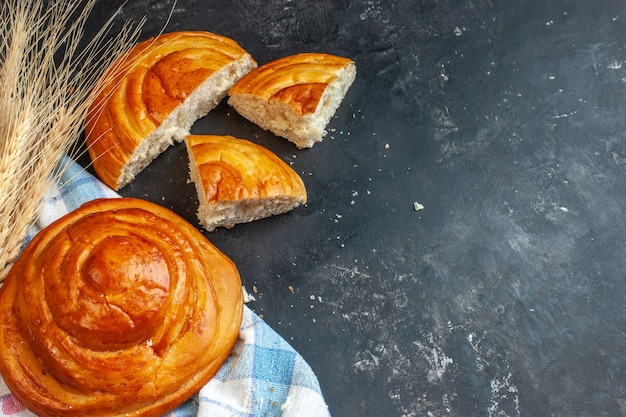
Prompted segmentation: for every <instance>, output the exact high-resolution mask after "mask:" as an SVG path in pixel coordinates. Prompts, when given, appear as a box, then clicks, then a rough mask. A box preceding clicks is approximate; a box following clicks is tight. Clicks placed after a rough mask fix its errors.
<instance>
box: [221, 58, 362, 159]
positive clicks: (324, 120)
mask: <svg viewBox="0 0 626 417" xmlns="http://www.w3.org/2000/svg"><path fill="white" fill-rule="evenodd" d="M355 77H356V66H355V64H354V62H353V61H351V60H350V59H348V58H342V57H338V56H334V55H329V54H322V53H303V54H298V55H293V56H287V57H284V58H281V59H278V60H276V61H272V62H269V63H267V64H265V65H262V66H260V67H258V68H256V69H254V70H252V71H250V72H249V73H248V74H246V75H245V76H243V77H242V78H241V79H240V80H239V81H237V83H235V85H234V86H233V87H232V88H231V89H230V91H229V99H228V103H229V104H230V105H231V106H233V107H234V108H235V110H237V112H238V113H239V114H241V115H242V116H243V117H245V118H247V119H248V120H250V121H252V122H254V123H255V124H257V125H259V126H260V127H262V128H263V129H265V130H269V131H271V132H273V133H274V134H275V135H277V136H281V137H284V138H286V139H288V140H289V141H291V142H293V143H294V144H295V145H296V146H297V147H298V148H300V149H302V148H311V147H312V146H313V145H314V144H315V143H317V142H320V141H321V140H322V138H323V137H324V136H325V135H326V130H325V129H326V126H327V125H328V123H329V122H330V119H331V117H333V115H334V114H335V112H336V110H337V108H338V107H339V105H340V104H341V102H342V101H343V99H344V97H345V95H346V92H347V91H348V88H349V87H350V86H351V85H352V82H353V81H354V79H355Z"/></svg>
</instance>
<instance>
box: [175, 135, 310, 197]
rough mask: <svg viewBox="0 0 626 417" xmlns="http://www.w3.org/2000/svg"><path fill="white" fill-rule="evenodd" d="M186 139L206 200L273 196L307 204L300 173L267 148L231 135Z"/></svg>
mask: <svg viewBox="0 0 626 417" xmlns="http://www.w3.org/2000/svg"><path fill="white" fill-rule="evenodd" d="M185 140H186V142H187V148H188V149H189V151H190V152H191V153H192V158H193V160H194V161H195V164H196V166H197V168H198V172H199V175H200V178H201V180H202V186H203V189H204V194H205V197H206V200H207V202H208V203H211V202H218V201H236V200H245V199H260V198H268V197H275V196H292V197H296V198H297V199H298V201H299V203H300V204H304V203H306V189H305V186H304V183H303V182H302V179H301V178H300V176H299V175H298V174H297V173H296V172H295V171H294V170H293V169H292V168H291V167H290V166H289V165H287V164H286V163H285V162H284V161H283V160H282V159H280V158H279V157H278V156H276V154H274V153H272V152H271V151H270V150H268V149H267V148H265V147H263V146H260V145H258V144H255V143H253V142H250V141H247V140H244V139H239V138H235V137H232V136H217V135H190V136H187V138H186V139H185Z"/></svg>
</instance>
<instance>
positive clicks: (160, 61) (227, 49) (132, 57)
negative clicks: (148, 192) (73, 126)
mask: <svg viewBox="0 0 626 417" xmlns="http://www.w3.org/2000/svg"><path fill="white" fill-rule="evenodd" d="M256 66H257V64H256V62H255V61H254V59H253V58H252V57H251V56H250V54H249V53H248V52H246V51H245V50H244V49H243V48H242V47H241V46H239V45H238V44H237V43H236V42H235V41H233V40H232V39H230V38H227V37H224V36H220V35H216V34H213V33H209V32H173V33H168V34H164V35H161V36H159V37H157V38H152V39H148V40H146V41H143V42H141V43H139V44H138V45H136V46H135V47H134V48H133V49H132V50H131V51H130V53H129V54H127V55H125V56H124V58H123V61H122V62H117V63H115V65H114V66H112V68H111V70H110V72H109V73H106V74H105V75H104V76H103V79H102V80H103V81H102V83H101V84H104V85H101V86H100V87H101V89H100V90H99V92H98V96H97V97H96V98H95V100H94V103H93V105H92V106H91V108H90V110H89V114H88V117H87V123H86V130H85V136H86V142H87V146H88V149H89V154H90V156H91V160H92V162H93V167H94V169H95V171H96V173H97V174H98V176H99V177H100V179H102V181H103V182H104V183H105V184H107V185H108V186H109V187H111V188H113V189H114V190H118V189H120V188H122V187H123V186H124V185H126V184H128V183H129V182H131V181H132V180H133V179H134V178H135V176H136V175H137V174H138V173H139V172H141V171H142V170H143V169H144V168H145V167H146V166H147V165H148V164H150V162H152V160H154V158H156V157H157V156H158V155H159V154H160V153H161V152H163V151H164V150H165V149H166V148H167V147H168V146H169V145H171V144H173V143H175V142H180V141H182V140H183V139H184V137H185V136H186V135H188V134H189V130H190V129H191V126H192V125H193V123H194V122H195V121H196V120H197V119H199V118H200V117H202V116H204V115H206V114H207V113H208V112H209V111H211V110H212V109H213V108H214V107H215V106H217V104H218V103H219V102H220V101H221V100H222V99H223V98H224V97H225V96H226V94H227V93H228V90H229V88H230V87H231V86H232V85H233V84H234V83H235V82H236V81H237V80H238V79H239V78H240V77H241V76H243V75H244V74H245V73H247V72H248V71H250V70H251V69H253V68H255V67H256ZM120 69H121V70H120ZM113 71H115V75H112V73H113Z"/></svg>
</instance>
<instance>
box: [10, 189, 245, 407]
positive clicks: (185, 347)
mask: <svg viewBox="0 0 626 417" xmlns="http://www.w3.org/2000/svg"><path fill="white" fill-rule="evenodd" d="M242 314H243V297H242V290H241V281H240V278H239V273H238V272H237V269H236V267H235V265H234V264H233V262H232V261H231V260H230V259H228V258H227V257H226V256H225V255H224V254H223V253H221V252H220V251H219V250H218V249H217V248H216V247H214V246H213V245H212V244H211V243H210V242H209V241H208V240H207V239H206V238H205V237H204V236H203V235H202V234H201V233H200V232H199V231H198V230H197V229H195V228H194V227H193V226H192V225H190V224H189V223H187V222H186V221H185V220H183V219H182V218H180V217H179V216H178V215H176V214H175V213H173V212H171V211H169V210H167V209H165V208H163V207H160V206H158V205H155V204H153V203H150V202H147V201H144V200H138V199H133V198H116V199H100V200H95V201H92V202H89V203H86V204H84V205H83V206H81V207H80V208H79V209H77V210H75V211H73V212H70V213H69V214H67V215H66V216H64V217H62V218H61V219H59V220H57V221H56V222H54V223H52V224H51V225H50V226H48V227H47V228H45V229H44V230H42V231H41V232H39V234H37V235H36V236H35V238H34V239H33V240H32V241H31V242H30V243H29V244H28V246H27V247H26V248H25V250H24V252H23V253H22V255H21V256H20V258H19V259H18V260H17V262H16V263H15V264H14V266H13V268H12V269H11V271H10V272H9V275H8V276H7V278H6V281H5V283H4V286H3V287H2V289H1V290H0V349H1V352H2V354H1V355H0V372H1V373H2V377H3V378H4V380H5V382H6V383H7V385H8V386H9V388H10V389H11V391H12V392H13V394H14V395H15V396H16V397H17V398H18V399H19V400H20V401H21V402H22V403H23V404H24V405H25V406H26V407H27V408H29V409H30V410H32V411H33V412H35V413H37V414H38V415H40V416H59V415H64V416H65V415H67V416H70V415H71V416H94V417H95V416H128V415H133V416H160V415H162V414H164V413H166V412H167V411H169V410H171V409H174V408H175V407H177V406H178V405H180V404H182V403H183V402H184V401H185V400H186V399H188V398H189V397H190V396H192V395H193V394H194V393H195V392H197V391H198V390H199V389H200V388H201V387H202V386H203V385H204V384H206V383H207V382H208V381H209V380H210V379H211V378H212V377H213V376H214V375H215V373H216V372H217V370H218V369H219V368H220V366H221V365H222V364H223V363H224V361H225V360H226V359H227V358H228V356H229V354H230V352H231V350H232V348H233V346H234V344H235V341H236V340H237V336H238V332H239V327H240V325H241V319H242Z"/></svg>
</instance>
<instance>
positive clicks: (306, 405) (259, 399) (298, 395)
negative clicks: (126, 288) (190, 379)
mask: <svg viewBox="0 0 626 417" xmlns="http://www.w3.org/2000/svg"><path fill="white" fill-rule="evenodd" d="M64 162H65V163H67V164H68V165H69V167H68V169H66V170H64V171H63V174H62V176H61V178H60V179H59V181H58V184H57V185H56V186H55V187H53V189H52V190H51V191H50V193H49V196H48V198H47V204H46V206H45V208H44V210H43V213H42V215H41V217H40V219H39V221H38V222H37V224H36V225H34V226H33V228H32V229H31V232H30V234H29V237H28V238H27V240H28V239H31V238H32V237H33V236H34V235H35V234H36V233H37V232H38V231H39V230H41V229H42V228H44V227H46V226H47V225H48V224H50V223H51V222H53V221H54V220H56V219H57V218H59V217H61V216H62V215H64V214H65V213H67V212H69V211H71V210H73V209H75V208H77V207H79V206H80V205H81V204H83V203H84V202H87V201H89V200H92V199H95V198H100V197H109V198H115V197H119V195H118V194H117V193H115V192H114V191H112V190H111V189H110V188H108V187H107V186H105V185H104V184H103V183H101V182H100V181H99V180H98V179H97V178H95V177H94V176H92V175H91V174H89V173H88V172H87V171H85V170H84V169H83V168H82V167H81V166H80V165H78V164H77V163H75V162H73V161H69V160H66V161H64ZM2 416H14V417H22V416H34V414H33V413H31V412H30V411H28V410H26V409H25V408H24V406H23V405H21V404H20V403H19V402H18V401H17V400H16V399H15V397H13V396H12V395H11V393H10V392H9V390H8V388H7V387H6V385H5V383H4V381H3V380H2V379H1V378H0V417H2ZM196 416H202V417H204V416H206V417H208V416H211V417H226V416H229V417H231V416H232V417H256V416H263V417H272V416H284V417H326V416H330V413H329V411H328V407H327V406H326V402H325V401H324V398H323V395H322V392H321V389H320V386H319V383H318V380H317V377H316V376H315V374H314V373H313V371H312V370H311V367H310V366H309V365H308V364H307V363H306V362H305V361H304V359H303V358H302V356H301V355H300V354H298V353H297V352H296V351H295V350H294V349H293V347H291V346H290V345H289V344H288V343H287V342H286V341H285V340H284V339H283V338H282V337H280V335H278V333H276V332H275V331H274V330H273V329H272V328H270V327H269V326H268V325H267V323H265V322H264V321H263V320H261V319H260V318H259V317H258V316H257V315H256V314H255V313H254V312H253V311H252V310H250V309H249V308H248V307H247V306H244V315H243V322H242V324H241V329H240V332H239V339H238V340H237V343H236V344H235V348H234V350H233V354H232V355H231V356H230V358H229V359H228V360H227V361H226V363H225V364H224V365H223V366H222V367H221V368H220V370H219V371H218V373H217V375H216V376H215V377H214V378H213V379H212V380H211V381H210V382H209V383H208V384H206V385H205V386H204V387H203V388H202V389H201V390H200V391H199V392H198V393H196V394H195V395H194V396H193V397H192V398H191V399H189V400H188V401H187V402H185V403H184V404H183V405H182V406H180V407H178V408H177V409H176V410H174V411H172V412H170V413H168V414H167V415H166V416H165V417H196Z"/></svg>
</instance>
